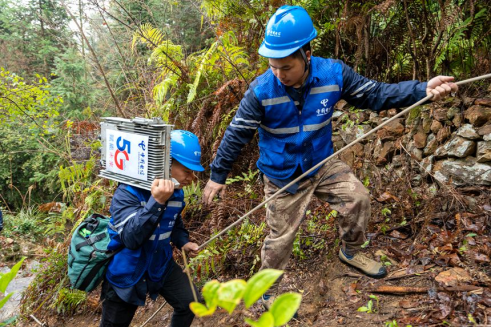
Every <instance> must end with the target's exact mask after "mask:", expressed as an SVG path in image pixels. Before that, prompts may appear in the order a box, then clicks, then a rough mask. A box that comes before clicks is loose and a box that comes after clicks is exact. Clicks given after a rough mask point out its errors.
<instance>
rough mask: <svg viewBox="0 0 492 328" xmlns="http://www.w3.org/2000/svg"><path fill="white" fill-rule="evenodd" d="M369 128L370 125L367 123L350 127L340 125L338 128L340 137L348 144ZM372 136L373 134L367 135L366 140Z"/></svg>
mask: <svg viewBox="0 0 492 328" xmlns="http://www.w3.org/2000/svg"><path fill="white" fill-rule="evenodd" d="M370 130H371V127H370V126H369V125H367V124H362V125H354V126H352V127H345V128H343V127H342V128H341V129H340V136H341V137H342V139H343V141H345V143H346V144H349V143H351V142H352V141H354V140H355V139H358V138H360V137H362V136H363V135H364V134H366V133H367V132H369V131H370ZM373 138H374V135H373V136H372V137H368V138H367V139H366V140H371V139H373Z"/></svg>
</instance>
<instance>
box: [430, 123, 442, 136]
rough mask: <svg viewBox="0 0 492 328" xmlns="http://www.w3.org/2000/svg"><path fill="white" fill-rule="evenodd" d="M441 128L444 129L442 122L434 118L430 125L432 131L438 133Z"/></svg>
mask: <svg viewBox="0 0 492 328" xmlns="http://www.w3.org/2000/svg"><path fill="white" fill-rule="evenodd" d="M441 129H442V124H441V122H439V121H436V120H433V121H432V124H431V126H430V130H431V131H432V133H434V134H437V133H438V132H439V130H441Z"/></svg>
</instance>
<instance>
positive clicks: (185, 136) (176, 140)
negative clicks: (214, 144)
mask: <svg viewBox="0 0 492 328" xmlns="http://www.w3.org/2000/svg"><path fill="white" fill-rule="evenodd" d="M201 156H202V150H201V148H200V143H199V142H198V137H197V136H196V135H194V134H193V133H191V132H189V131H184V130H173V131H171V157H172V158H173V159H175V160H177V161H178V162H180V163H181V164H183V166H185V167H187V168H189V169H190V170H193V171H199V172H202V171H205V169H204V168H203V166H202V165H201V164H200V158H201Z"/></svg>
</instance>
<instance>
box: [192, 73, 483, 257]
mask: <svg viewBox="0 0 492 328" xmlns="http://www.w3.org/2000/svg"><path fill="white" fill-rule="evenodd" d="M490 76H491V74H485V75H482V76H478V77H474V78H471V79H468V80H464V81H460V82H456V84H457V85H462V84H467V83H471V82H474V81H479V80H484V79H487V78H490ZM432 97H434V95H430V96H427V97H425V98H423V99H421V100H419V101H417V102H416V103H415V104H413V105H412V106H410V107H407V108H406V109H405V110H403V111H401V112H400V113H398V114H397V115H395V116H393V117H392V118H390V119H389V120H387V121H385V122H383V123H382V124H380V125H378V126H377V127H375V128H374V129H372V130H371V131H369V132H367V133H366V134H364V135H363V136H361V137H360V138H358V139H356V140H354V141H352V142H351V143H349V144H348V145H346V146H345V147H343V148H342V149H340V150H338V151H336V152H335V153H333V154H332V155H330V156H328V157H327V158H325V159H324V160H323V161H321V162H319V163H318V164H316V165H315V166H313V167H312V168H311V169H309V170H307V171H306V172H304V173H303V174H302V175H300V176H299V177H297V178H296V179H294V180H292V181H291V182H290V183H289V184H287V185H285V186H284V187H283V188H281V189H279V190H278V191H277V192H276V193H275V194H273V195H272V196H270V197H269V198H267V199H265V200H264V201H263V202H261V203H260V204H259V205H258V206H256V207H255V208H253V209H252V210H251V211H249V212H248V213H246V214H244V215H243V216H242V217H240V218H239V219H238V220H237V221H235V222H234V223H232V224H231V225H229V226H228V227H226V228H225V229H224V230H222V231H221V232H219V233H218V234H216V235H215V236H213V237H212V238H210V239H209V240H208V241H206V242H205V243H203V244H202V245H200V247H198V249H199V250H200V249H203V247H205V246H206V245H208V244H209V243H211V242H212V241H213V240H215V239H217V238H219V237H220V236H222V235H223V234H224V233H226V232H227V231H229V230H230V229H232V228H233V227H235V226H236V225H238V224H239V223H240V222H241V221H243V220H244V219H245V218H247V217H248V216H249V215H250V214H252V213H253V212H255V211H256V210H258V209H260V208H261V207H263V205H265V204H266V203H268V202H269V201H271V200H272V199H274V198H275V197H277V196H278V195H279V194H281V193H282V192H284V191H285V190H286V189H288V188H289V187H290V186H292V185H293V184H295V183H297V182H298V181H299V180H301V179H302V178H304V177H305V176H307V175H308V174H309V173H311V172H313V171H314V170H316V169H318V168H319V167H320V166H322V165H324V164H325V163H326V162H328V161H329V160H330V159H331V158H333V157H335V156H336V155H338V154H340V153H341V152H343V151H344V150H346V149H348V148H350V147H352V146H353V145H355V144H356V143H358V142H359V141H361V140H362V139H365V138H366V137H368V136H370V135H371V134H373V133H374V132H376V131H378V130H379V129H381V128H382V127H384V126H385V125H388V124H389V123H391V122H393V121H394V120H396V119H397V118H399V117H401V116H403V115H405V114H406V113H408V112H409V111H410V110H412V109H414V108H415V107H417V106H419V105H421V104H423V103H424V102H426V101H428V100H430V99H431V98H432Z"/></svg>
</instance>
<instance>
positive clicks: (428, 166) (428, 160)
mask: <svg viewBox="0 0 492 328" xmlns="http://www.w3.org/2000/svg"><path fill="white" fill-rule="evenodd" d="M420 164H421V165H422V167H421V169H420V171H421V172H422V174H424V177H427V176H428V175H429V174H430V173H432V165H433V164H434V156H428V157H425V158H424V159H423V160H422V163H420Z"/></svg>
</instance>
